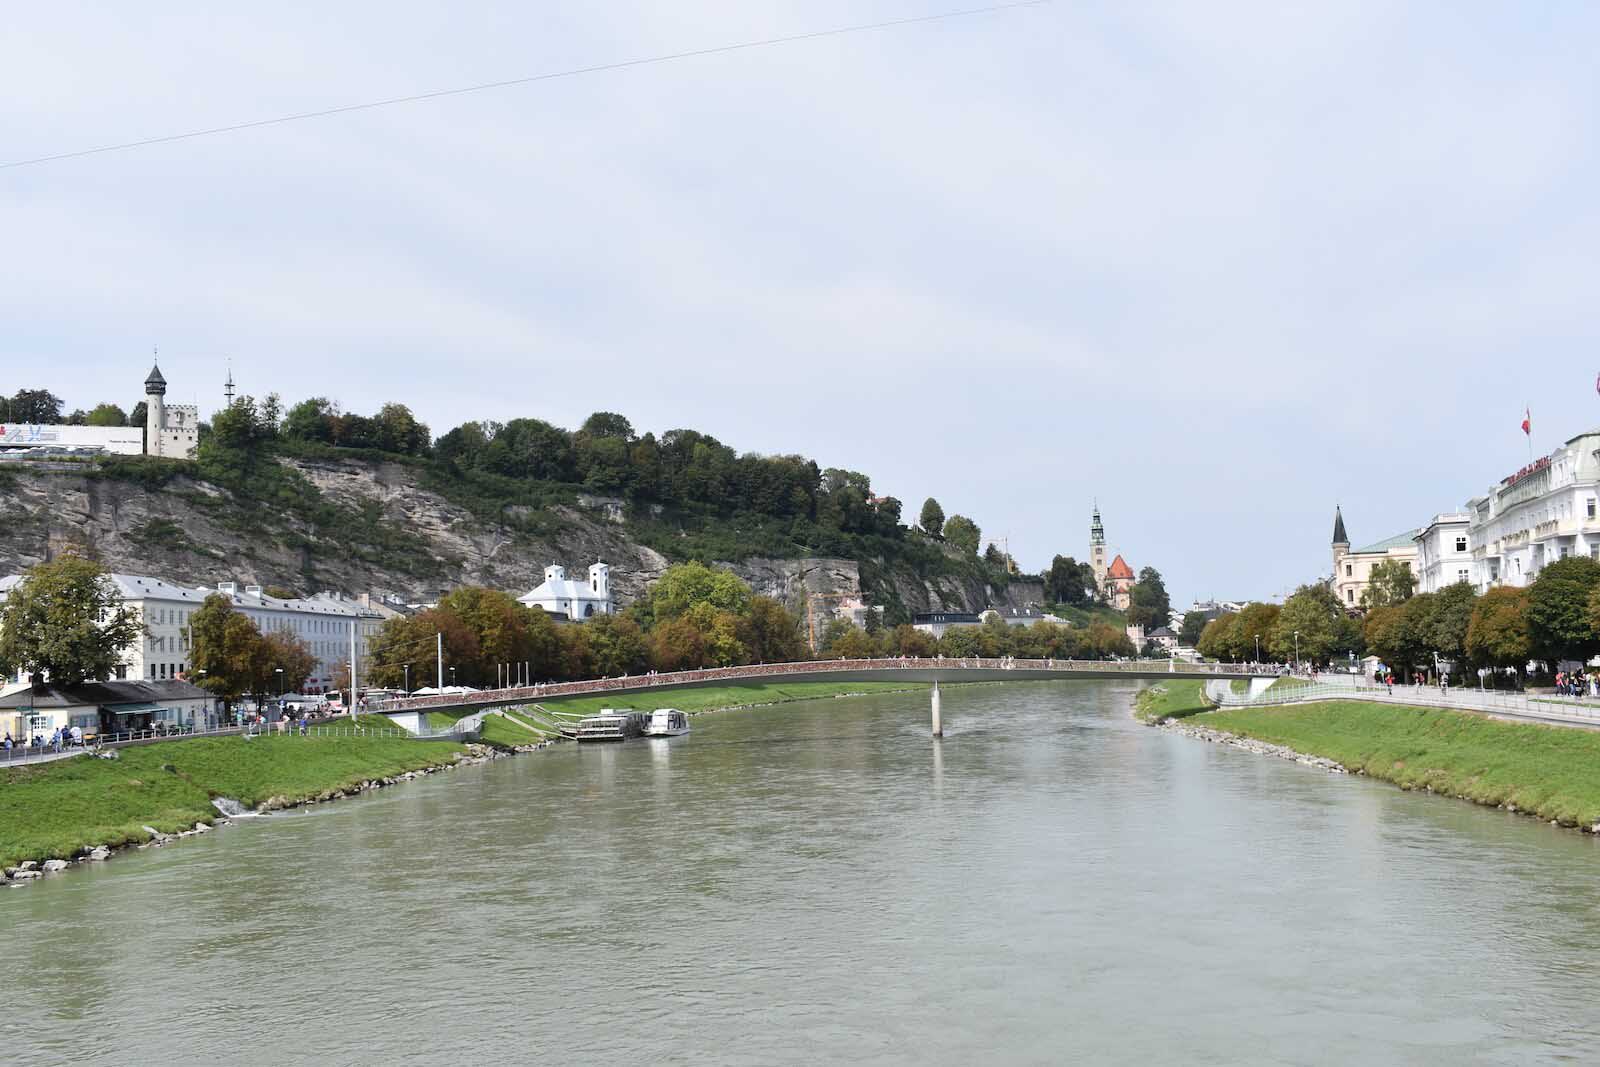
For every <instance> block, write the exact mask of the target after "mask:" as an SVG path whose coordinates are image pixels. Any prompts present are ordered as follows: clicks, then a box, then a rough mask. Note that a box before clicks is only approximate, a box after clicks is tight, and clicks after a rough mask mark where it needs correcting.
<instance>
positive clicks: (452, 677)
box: [450, 667, 456, 689]
mask: <svg viewBox="0 0 1600 1067" xmlns="http://www.w3.org/2000/svg"><path fill="white" fill-rule="evenodd" d="M455 685H456V669H455V668H454V667H451V668H450V688H452V689H454V688H455Z"/></svg>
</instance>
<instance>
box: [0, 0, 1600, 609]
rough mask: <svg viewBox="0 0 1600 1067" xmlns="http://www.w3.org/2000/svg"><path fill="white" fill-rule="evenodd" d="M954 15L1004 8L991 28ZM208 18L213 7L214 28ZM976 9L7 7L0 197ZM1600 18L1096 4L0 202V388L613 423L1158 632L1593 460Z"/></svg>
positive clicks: (658, 77)
mask: <svg viewBox="0 0 1600 1067" xmlns="http://www.w3.org/2000/svg"><path fill="white" fill-rule="evenodd" d="M975 2H976V0H975ZM227 6H231V5H227ZM959 6H965V5H963V4H961V3H960V2H959V0H950V2H946V3H936V2H933V0H850V2H843V0H805V2H804V3H799V2H794V3H775V2H762V0H740V2H733V0H721V2H715V0H679V2H677V3H674V4H671V5H663V4H652V3H642V2H637V3H636V2H629V0H602V2H593V0H591V2H587V3H575V2H561V3H520V4H514V3H509V2H502V3H491V2H485V0H458V2H455V3H452V4H448V5H446V4H417V3H408V2H404V0H384V2H382V3H378V2H337V0H335V2H328V0H318V2H316V3H309V2H281V3H277V4H271V5H252V6H250V7H249V8H247V9H246V8H241V9H239V10H237V11H229V10H219V5H216V4H212V3H205V4H202V3H198V2H167V3H158V4H153V5H137V6H134V5H122V4H118V5H105V4H101V3H85V2H72V0H59V2H55V3H50V4H34V5H23V6H19V7H15V8H14V9H13V10H11V11H9V12H8V14H7V24H6V27H5V30H4V31H3V34H0V99H4V100H5V101H6V106H4V107H0V145H3V150H0V156H3V160H0V161H9V160H15V159H23V158H29V157H33V156H39V155H45V154H49V153H55V152H66V151H72V150H75V149H81V148H87V147H93V146H96V145H99V144H104V143H110V142H119V141H126V140H131V139H136V138H140V137H147V136H157V135H162V134H168V133H175V132H181V131H184V130H188V129H193V128H199V127H209V126H216V125H223V124H229V123H236V122H242V121H249V120H252V119H258V118H267V117H271V116H275V115H279V114H283V113H288V112H296V111H302V110H309V109H317V108H324V107H332V106H338V105H341V104H347V103H354V102H360V101H363V100H369V99H375V98H381V97H389V96H396V95H403V94H408V93H415V92H421V91H427V90H431V89H437V88H447V87H451V86H456V85H466V84H473V83H478V82H484V81H491V80H497V79H502V78H515V77H519V76H525V75H529V74H536V73H540V72H544V71H557V70H563V69H569V68H573V67H579V66H585V65H590V64H601V63H608V62H615V61H619V60H627V59H634V58H639V57H645V56H650V55H655V54H661V53H668V52H676V51H681V50H687V49H697V48H705V47H710V46H715V45H721V44H729V43H735V42H739V41H743V40H747V39H753V38H762V37H769V36H775V35H782V34H792V33H803V32H807V31H812V30H819V29H826V28H829V27H834V26H842V25H849V24H853V23H860V22H867V21H873V20H876V19H889V18H899V17H907V16H915V15H922V14H929V13H933V12H937V11H942V10H949V9H951V8H954V7H959ZM1597 30H1600V7H1596V6H1595V5H1592V4H1588V3H1554V2H1553V3H1547V4H1539V5H1522V4H1506V3H1467V2H1460V0H1455V2H1450V3H1438V4H1427V3H1405V4H1395V3H1392V2H1385V3H1361V2H1357V0H1341V2H1339V3H1329V4H1325V5H1308V4H1292V3H1282V2H1270V3H1268V2H1263V3H1256V4H1223V3H1206V4H1200V3H1189V2H1179V3H1170V4H1168V3H1124V2H1115V3H1112V2H1107V3H1083V2H1077V3H1071V2H1057V3H1053V4H1049V5H1046V6H1042V7H1038V8H1029V9H1022V10H1013V11H1007V12H1002V13H996V14H989V15H981V16H976V17H971V18H962V19H954V20H949V21H943V22H938V23H932V24H925V25H916V26H906V27H900V28H896V29H890V30H883V31H875V32H869V33H860V34H854V35H849V36H842V37H832V38H827V39H822V40H813V41H808V42H804V43H795V44H785V45H780V46H775V47H769V48H760V49H752V50H747V51H741V52H737V53H733V54H726V55H717V56H709V57H704V58H696V59H689V60H684V61H681V62H674V63H669V64H661V65H655V66H646V67H638V68H633V69H629V70H623V71H616V72H611V73H603V74H594V75H586V76H583V77H575V78H568V79H563V80H556V81H548V82H543V83H539V84H534V85H527V86H521V87H513V88H507V89H501V90H494V91H489V92H483V93H476V94H472V95H467V96H459V97H453V98H446V99H440V100H434V101H429V102H424V103H418V104H407V105H402V106H396V107H392V108H387V109H381V110H374V111H366V112H361V113H357V114H352V115H344V116H337V117H332V118H324V119H316V120H311V121H305V122H299V123H293V124H288V125H281V126H275V127H270V128H266V129H258V130H251V131H245V132H240V133H232V134H224V135H220V136H216V137H209V138H201V139H196V140H190V141H184V142H180V143H176V144H167V145H158V146H154V147H149V148H142V149H137V150H133V151H127V152H120V153H114V154H106V155H98V156H90V157H87V158H82V159H75V160H66V161H62V162H57V163H49V164H44V165H39V166H31V167H22V168H15V169H8V170H0V248H3V253H0V368H3V373H0V378H3V380H0V388H3V389H4V390H5V391H7V392H10V391H12V390H14V389H15V388H18V387H21V386H24V385H26V386H45V387H48V388H50V389H51V390H53V391H54V392H56V393H57V394H59V395H60V396H62V397H63V398H65V399H66V401H67V403H68V406H69V407H78V406H84V407H87V406H90V405H92V404H93V403H95V402H98V401H101V400H114V401H117V402H120V403H122V404H123V405H124V406H127V405H131V404H132V403H136V402H137V401H138V400H139V399H140V394H141V392H142V386H141V383H142V381H143V379H144V375H145V372H146V371H147V370H148V369H149V362H150V360H149V353H150V350H151V347H152V346H154V345H159V346H160V349H161V365H162V369H163V371H164V372H165V374H166V376H167V379H168V381H169V382H170V383H171V388H170V392H169V400H171V401H173V402H193V401H198V402H199V403H200V404H201V406H202V408H203V409H204V410H205V411H207V412H209V410H210V409H212V408H214V407H215V406H216V405H218V404H220V403H221V399H222V398H221V382H222V379H223V375H224V373H225V358H226V357H229V356H231V357H232V359H233V366H234V375H235V377H236V379H237V380H238V382H239V384H240V387H241V388H242V389H243V390H244V391H246V392H251V393H255V394H257V395H260V394H264V393H266V392H269V391H277V392H279V393H281V394H283V396H284V397H285V398H286V399H287V400H289V401H293V400H297V399H300V398H303V397H305V396H307V395H319V394H320V395H327V396H330V397H333V398H336V399H337V400H338V401H339V402H340V403H341V404H342V405H343V406H344V407H345V408H346V409H349V410H356V411H362V412H367V411H371V410H373V409H375V408H376V407H377V406H378V405H379V404H380V403H381V402H383V401H387V400H398V401H402V402H405V403H407V404H409V405H410V406H411V407H412V408H413V410H415V411H416V412H417V413H418V415H419V416H420V417H422V418H423V419H424V420H425V421H427V422H428V423H429V424H430V425H431V426H432V428H433V430H434V432H435V433H436V434H438V433H442V432H444V431H446V430H448V429H449V428H451V427H452V426H455V425H457V424H458V423H460V422H462V421H465V420H467V419H474V418H483V419H502V420H503V419H509V418H513V417H517V416H533V417H538V418H544V419H548V420H550V421H552V422H555V423H558V424H561V425H564V426H568V427H576V426H577V425H578V423H580V422H581V421H582V419H583V418H584V417H585V416H586V415H587V414H588V413H589V412H591V411H594V410H597V409H608V410H614V411H619V412H622V413H623V414H625V415H627V416H628V417H629V418H630V419H631V420H632V421H633V423H634V425H635V427H637V428H638V429H639V430H640V431H644V430H654V431H656V432H658V433H659V432H661V431H664V430H668V429H672V428H674V427H682V426H687V427H693V428H695V429H699V430H703V431H705V432H708V433H711V434H713V435H715V436H716V437H718V438H720V439H721V440H723V441H725V442H726V443H728V444H730V445H732V446H734V447H735V448H738V449H740V450H745V451H758V452H800V453H803V454H806V455H809V456H812V457H814V458H815V459H817V460H818V461H819V462H820V463H822V464H824V465H837V466H846V467H851V468H854V469H858V470H861V471H863V472H865V473H867V474H869V475H870V476H871V478H872V481H873V485H874V487H875V488H876V489H877V491H879V492H880V493H888V494H892V495H894V496H897V497H900V498H901V499H902V500H904V501H905V503H906V511H907V514H908V516H914V515H915V513H916V509H917V508H918V506H920V504H921V502H922V500H923V498H924V497H926V496H928V495H929V494H932V495H935V496H937V497H938V498H939V500H940V501H941V502H942V503H943V505H944V507H945V510H946V511H947V512H962V513H965V514H968V515H971V516H972V517H973V518H974V519H975V520H976V521H977V522H978V524H979V525H980V526H981V527H982V528H983V530H984V533H985V535H986V537H988V536H998V535H1003V534H1009V535H1010V544H1011V549H1012V551H1013V553H1014V554H1015V555H1016V556H1017V558H1018V560H1019V562H1020V563H1021V564H1022V565H1023V566H1024V567H1027V568H1030V569H1035V568H1040V567H1043V566H1044V565H1046V564H1047V563H1048V561H1049V559H1050V557H1051V555H1052V554H1054V553H1058V552H1059V553H1063V554H1071V555H1074V556H1077V557H1078V558H1080V559H1081V558H1083V556H1084V554H1085V550H1086V542H1087V538H1088V525H1089V515H1090V510H1091V506H1092V502H1093V501H1094V499H1096V498H1098V499H1099V502H1100V506H1101V509H1102V511H1103V513H1104V517H1105V522H1106V529H1107V534H1108V539H1109V540H1110V542H1111V543H1112V546H1113V548H1114V549H1115V550H1116V551H1119V552H1121V553H1123V554H1124V555H1125V556H1126V557H1127V558H1128V560H1129V562H1130V563H1132V564H1133V566H1134V567H1135V568H1138V567H1142V566H1144V565H1147V564H1152V565H1154V566H1156V567H1157V568H1159V569H1160V570H1161V571H1162V572H1163V574H1164V575H1166V577H1167V582H1168V586H1169V588H1170V589H1171V591H1172V592H1173V594H1174V600H1175V601H1182V602H1183V603H1187V601H1188V600H1189V599H1190V598H1192V597H1196V596H1202V597H1204V596H1219V597H1264V596H1269V595H1272V594H1276V593H1280V592H1282V591H1283V590H1284V589H1286V588H1291V587H1293V586H1294V585H1295V584H1297V583H1299V582H1302V581H1305V580H1307V579H1310V578H1313V577H1316V576H1318V575H1321V574H1324V573H1326V572H1327V570H1328V568H1329V558H1328V541H1329V534H1330V531H1331V527H1332V520H1333V509H1334V505H1335V503H1340V504H1343V506H1344V512H1345V516H1346V521H1347V523H1348V525H1349V528H1350V534H1351V537H1352V538H1353V539H1354V540H1355V541H1356V542H1358V543H1365V542H1367V541H1373V540H1377V539H1379V538H1381V537H1385V536H1388V535H1390V534H1393V533H1396V532H1398V531H1400V530H1403V529H1406V528H1408V527H1411V526H1416V525H1420V524H1422V523H1423V522H1425V521H1426V520H1427V519H1428V517H1429V516H1431V515H1432V514H1434V513H1436V512H1439V511H1443V510H1447V509H1451V508H1453V507H1456V506H1458V505H1459V504H1460V503H1461V502H1462V501H1463V500H1465V499H1466V498H1467V497H1468V496H1470V495H1473V494H1475V493H1477V492H1480V491H1481V490H1483V489H1484V488H1486V487H1487V486H1488V485H1489V484H1490V483H1492V482H1493V481H1495V480H1497V479H1498V478H1500V477H1501V476H1503V475H1505V474H1508V473H1510V472H1511V471H1512V470H1514V469H1516V468H1517V467H1518V466H1520V465H1521V464H1522V463H1524V462H1526V459H1527V446H1526V443H1525V441H1524V439H1523V436H1522V433H1521V431H1520V429H1519V428H1518V424H1519V423H1520V422H1521V419H1522V413H1523V407H1524V404H1527V405H1529V406H1531V407H1532V410H1533V425H1534V439H1533V444H1534V448H1535V450H1536V451H1548V450H1550V449H1552V448H1554V447H1556V446H1557V445H1558V444H1560V442H1561V441H1563V440H1565V439H1566V438H1568V437H1570V436H1572V435H1573V434H1576V433H1578V432H1579V431H1581V430H1584V429H1587V428H1590V427H1592V426H1595V425H1597V424H1600V396H1597V395H1596V377H1595V376H1596V374H1597V373H1600V351H1597V350H1596V346H1595V344H1594V341H1595V335H1596V333H1597V332H1600V324H1597V316H1596V314H1595V307H1596V305H1597V298H1596V292H1597V286H1596V282H1597V280H1600V278H1597V272H1596V269H1595V267H1596V263H1595V261H1596V256H1597V255H1600V210H1597V206H1596V205H1597V203H1600V200H1597V193H1596V191H1597V189H1600V168H1597V165H1596V164H1597V158H1596V150H1597V145H1596V133H1595V131H1596V130H1597V129H1600V121H1597V119H1600V116H1597V114H1596V112H1597V110H1600V91H1597V88H1600V87H1597V85H1596V81H1597V78H1600V75H1597V70H1600V67H1597V65H1596V64H1595V63H1594V61H1593V52H1594V48H1593V45H1594V42H1595V40H1596V31H1597Z"/></svg>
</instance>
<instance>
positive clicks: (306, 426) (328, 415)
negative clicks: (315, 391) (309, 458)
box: [282, 396, 339, 445]
mask: <svg viewBox="0 0 1600 1067" xmlns="http://www.w3.org/2000/svg"><path fill="white" fill-rule="evenodd" d="M338 417H339V405H337V404H335V403H334V402H333V401H331V400H329V399H328V398H327V397H325V396H313V397H310V398H308V399H306V400H302V401H300V403H298V404H296V405H295V406H294V407H292V408H290V409H289V413H288V414H287V415H285V416H284V418H283V423H282V433H283V436H284V437H289V438H293V439H295V440H297V441H321V442H322V443H323V444H330V445H331V444H332V443H333V423H334V420H335V419H337V418H338Z"/></svg>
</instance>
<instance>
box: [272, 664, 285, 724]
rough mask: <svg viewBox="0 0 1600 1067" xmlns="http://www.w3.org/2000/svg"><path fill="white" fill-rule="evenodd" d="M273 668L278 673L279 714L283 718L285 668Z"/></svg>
mask: <svg viewBox="0 0 1600 1067" xmlns="http://www.w3.org/2000/svg"><path fill="white" fill-rule="evenodd" d="M272 669H273V670H274V671H276V672H277V674H278V716H279V717H280V718H281V717H282V716H283V668H282V667H274V668H272Z"/></svg>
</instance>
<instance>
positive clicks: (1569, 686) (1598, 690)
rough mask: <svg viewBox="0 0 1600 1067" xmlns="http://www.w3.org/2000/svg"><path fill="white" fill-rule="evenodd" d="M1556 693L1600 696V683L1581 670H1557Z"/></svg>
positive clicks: (1565, 695)
mask: <svg viewBox="0 0 1600 1067" xmlns="http://www.w3.org/2000/svg"><path fill="white" fill-rule="evenodd" d="M1556 693H1557V694H1558V695H1560V696H1564V697H1592V696H1600V683H1597V682H1596V680H1595V678H1594V677H1593V676H1592V675H1588V674H1584V673H1582V672H1580V671H1557V672H1556Z"/></svg>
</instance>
